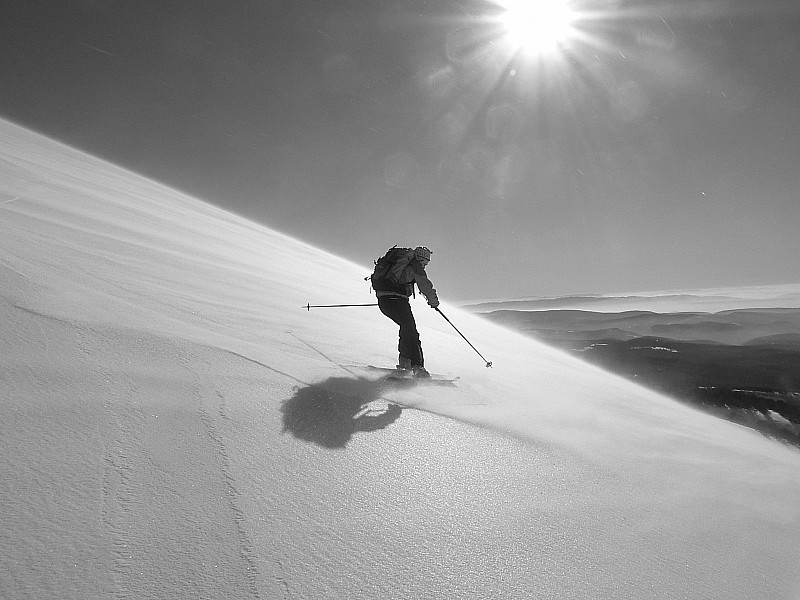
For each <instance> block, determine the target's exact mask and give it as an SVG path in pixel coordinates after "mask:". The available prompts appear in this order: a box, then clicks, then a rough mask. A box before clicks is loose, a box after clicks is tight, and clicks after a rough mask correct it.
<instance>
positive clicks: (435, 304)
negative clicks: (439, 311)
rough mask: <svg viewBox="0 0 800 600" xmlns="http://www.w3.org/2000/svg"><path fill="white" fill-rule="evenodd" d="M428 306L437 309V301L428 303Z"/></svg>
mask: <svg viewBox="0 0 800 600" xmlns="http://www.w3.org/2000/svg"><path fill="white" fill-rule="evenodd" d="M428 306H430V307H431V308H438V306H439V301H438V300H437V301H435V302H428Z"/></svg>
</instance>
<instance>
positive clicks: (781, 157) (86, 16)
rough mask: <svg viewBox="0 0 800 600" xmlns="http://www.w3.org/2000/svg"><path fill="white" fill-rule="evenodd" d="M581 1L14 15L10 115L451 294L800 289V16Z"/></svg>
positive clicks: (330, 3)
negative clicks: (508, 18) (398, 262)
mask: <svg viewBox="0 0 800 600" xmlns="http://www.w3.org/2000/svg"><path fill="white" fill-rule="evenodd" d="M573 8H574V9H575V10H576V22H575V32H576V33H575V35H574V36H572V38H570V39H567V40H564V41H563V42H562V45H561V47H560V51H558V52H553V53H551V54H548V55H545V56H538V57H536V56H531V55H529V54H524V53H518V52H515V49H512V48H509V47H508V44H507V43H505V38H504V35H503V34H504V31H503V28H502V27H501V26H499V24H498V23H497V22H496V20H495V21H493V20H492V19H491V17H493V16H497V15H498V10H499V9H498V7H497V6H496V5H495V4H492V3H491V2H490V1H489V0H486V1H478V0H470V1H465V2H451V1H447V0H436V1H423V0H373V1H369V0H349V1H345V0H321V1H308V0H290V1H279V0H273V1H267V0H259V1H256V0H224V1H223V0H219V1H204V0H185V1H169V0H163V1H153V2H149V1H148V2H130V1H127V0H83V1H69V0H65V1H63V2H58V3H49V2H47V3H45V2H31V1H30V0H26V1H15V0H12V1H11V2H8V1H7V2H4V6H3V15H2V17H3V18H2V19H0V116H2V117H4V118H7V119H9V120H12V121H14V122H17V123H19V124H22V125H25V126H27V127H30V128H31V129H34V130H37V131H40V132H42V133H45V134H46V135H50V136H52V137H55V138H56V139H59V140H62V141H65V142H67V143H69V144H70V145H73V146H76V147H78V148H80V149H82V150H85V151H87V152H89V153H91V154H95V155H98V156H101V157H103V158H106V159H108V160H111V161H112V162H116V163H118V164H121V165H123V166H126V167H129V168H131V169H132V170H134V171H137V172H140V173H142V174H144V175H146V176H149V177H152V178H154V179H157V180H159V181H162V182H164V183H166V184H168V185H172V186H173V187H177V188H180V189H182V190H185V191H187V192H189V193H191V194H193V195H196V196H198V197H200V198H202V199H204V200H208V201H210V202H213V203H215V204H218V205H220V206H223V207H225V208H228V209H230V210H232V211H234V212H237V213H239V214H241V215H243V216H246V217H248V218H250V219H253V220H255V221H258V222H261V223H264V224H266V225H268V226H270V227H274V228H276V229H278V230H280V231H283V232H285V233H287V234H289V235H292V236H295V237H298V238H301V239H303V240H306V241H308V242H310V243H312V244H314V245H316V246H319V247H322V248H325V249H327V250H330V251H332V252H334V253H336V254H339V255H342V256H345V257H347V258H350V259H353V260H356V261H360V262H362V263H364V264H365V271H367V270H369V266H370V264H371V260H372V259H373V258H375V257H376V256H377V255H378V254H380V253H382V251H383V250H384V249H385V247H387V246H390V245H392V244H395V243H399V244H401V245H416V244H426V245H428V246H430V247H431V248H432V249H433V250H434V260H433V262H432V263H431V266H430V268H429V273H430V275H431V278H432V279H433V280H434V282H435V283H436V285H437V288H438V289H439V291H440V295H441V296H442V297H443V298H445V299H451V300H456V299H461V300H465V299H473V298H497V297H513V296H525V295H551V294H552V295H554V294H564V293H584V292H623V291H636V290H653V289H675V288H686V287H707V286H734V285H749V284H769V283H792V282H797V281H798V273H800V235H799V232H800V109H798V106H797V99H798V98H800V4H798V3H797V2H782V1H781V0H769V2H756V1H748V2H742V1H731V0H711V1H704V0H691V1H686V2H651V1H641V2H628V1H625V0H592V1H584V2H573ZM365 274H366V273H365ZM330 300H331V301H334V300H336V301H346V300H349V299H339V298H331V299H330Z"/></svg>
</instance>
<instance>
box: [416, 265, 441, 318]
mask: <svg viewBox="0 0 800 600" xmlns="http://www.w3.org/2000/svg"><path fill="white" fill-rule="evenodd" d="M412 270H413V271H414V280H415V281H416V282H417V287H418V288H419V291H420V293H421V294H422V295H423V296H425V299H426V300H427V301H428V305H429V306H430V307H431V308H436V307H437V306H439V297H438V296H437V295H436V290H435V289H434V287H433V284H432V283H431V280H430V279H428V275H427V273H425V268H424V267H423V266H422V265H421V264H419V263H415V264H413V265H412Z"/></svg>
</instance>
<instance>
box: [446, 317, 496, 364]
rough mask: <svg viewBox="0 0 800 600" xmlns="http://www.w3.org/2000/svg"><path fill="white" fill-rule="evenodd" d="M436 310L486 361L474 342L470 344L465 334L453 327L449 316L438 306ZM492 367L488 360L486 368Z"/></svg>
mask: <svg viewBox="0 0 800 600" xmlns="http://www.w3.org/2000/svg"><path fill="white" fill-rule="evenodd" d="M435 310H436V312H438V313H439V314H440V315H442V316H443V317H444V320H445V321H447V322H448V323H450V325H451V326H452V328H453V329H455V330H456V333H458V335H460V336H461V337H462V338H464V341H465V342H467V343H468V344H469V347H470V348H472V349H473V350H475V352H477V353H478V356H480V357H481V358H482V359H483V360H486V357H485V356H484V355H483V354H481V353H480V352H478V349H477V348H476V347H475V346H473V345H472V342H470V341H469V340H468V339H467V337H466V336H465V335H464V334H463V333H461V332H460V331H459V330H458V327H456V326H455V325H453V322H452V321H451V320H450V319H448V318H447V315H445V314H444V313H443V312H442V311H440V310H439V307H438V306H437V307H436V309H435ZM491 366H492V361H490V360H486V368H489V367H491Z"/></svg>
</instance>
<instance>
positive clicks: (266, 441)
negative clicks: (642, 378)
mask: <svg viewBox="0 0 800 600" xmlns="http://www.w3.org/2000/svg"><path fill="white" fill-rule="evenodd" d="M0 140H1V141H0V174H1V175H2V177H1V178H0V293H1V296H2V297H1V298H0V322H1V323H2V326H1V327H0V344H2V348H3V352H2V358H1V359H0V411H2V415H3V418H2V421H1V422H0V452H2V456H3V461H2V467H1V469H2V470H1V471H0V507H2V514H3V525H2V536H0V597H2V598H183V597H186V598H269V599H273V598H308V599H311V598H314V599H317V598H563V599H570V600H575V599H583V598H586V599H590V598H591V599H597V598H608V599H611V598H631V599H633V598H635V599H644V598H663V599H670V600H672V599H675V598H689V599H694V598H697V599H709V598H719V599H724V600H732V599H745V598H753V599H755V598H758V599H763V598H770V599H776V600H778V599H787V600H788V599H797V598H800V575H798V571H797V569H796V566H797V564H798V563H800V452H797V451H796V450H794V449H790V448H787V447H784V446H782V445H780V444H778V443H776V442H772V441H770V440H767V439H764V438H762V437H760V436H759V435H757V434H755V433H753V432H751V431H749V430H746V429H743V428H739V427H737V426H734V425H731V424H728V423H726V422H722V421H719V420H716V419H713V418H711V417H709V416H706V415H703V414H700V413H697V412H694V411H692V410H691V409H689V408H686V407H684V406H682V405H680V404H678V403H676V402H673V401H672V400H670V399H668V398H665V397H662V396H659V395H657V394H654V393H652V392H650V391H648V390H646V389H644V388H641V387H637V386H635V385H633V384H631V383H628V382H626V381H624V380H622V379H619V378H616V377H614V376H612V375H610V374H608V373H605V372H603V371H600V370H598V369H595V368H593V367H591V366H588V365H586V364H584V363H582V362H579V361H577V360H575V359H574V358H572V357H570V356H568V355H566V354H563V353H560V352H558V351H556V350H553V349H550V348H548V347H546V346H543V345H541V344H538V343H537V342H535V341H533V340H530V339H526V338H523V337H521V336H519V335H516V334H514V333H512V332H509V331H506V330H504V329H501V328H498V327H497V326H494V325H491V324H489V323H487V322H484V321H481V320H479V319H478V318H476V317H474V316H471V315H468V314H466V313H464V312H461V311H459V310H457V309H455V308H453V307H450V306H447V305H446V304H445V305H443V310H444V311H445V313H446V314H448V316H450V318H451V320H453V322H454V323H456V324H457V325H458V326H459V328H460V329H461V330H462V331H463V332H464V333H465V334H466V335H468V337H469V338H470V339H471V340H472V341H473V343H474V344H475V345H476V346H477V347H478V348H479V349H480V350H481V352H482V353H483V354H484V355H485V356H486V357H487V358H488V359H489V360H492V361H494V364H495V367H494V368H493V369H486V368H485V367H484V365H483V362H482V361H481V360H480V358H478V357H477V356H476V355H475V354H474V353H473V352H472V350H470V348H469V347H468V346H467V345H466V344H465V343H464V342H463V340H461V339H460V338H459V337H458V336H457V334H456V333H455V332H454V331H453V330H452V329H451V328H450V326H449V325H448V324H447V323H446V322H445V321H444V320H443V319H441V317H440V316H439V315H437V314H436V313H435V312H433V311H431V310H430V309H428V308H427V306H426V305H425V304H424V302H423V301H422V300H418V301H417V302H415V311H416V314H417V316H418V321H419V325H420V329H421V332H422V336H423V343H424V346H425V350H426V356H427V358H428V366H429V368H430V369H431V370H433V371H436V372H439V373H445V374H456V375H459V376H460V377H461V379H460V380H459V381H458V382H457V384H456V385H455V386H451V387H446V386H444V387H433V386H393V387H390V386H385V385H382V384H381V383H380V382H379V381H376V377H377V375H376V374H374V373H370V372H368V371H366V370H364V369H362V368H360V366H363V365H365V364H368V363H374V364H391V363H392V361H393V360H394V358H395V350H394V347H395V336H396V332H395V328H394V326H393V325H392V324H391V323H390V322H389V321H388V320H387V319H385V318H384V317H383V316H381V315H380V314H379V312H378V311H377V309H375V308H352V309H330V310H324V309H318V310H312V311H310V312H309V311H305V310H301V308H300V307H301V305H304V304H305V303H307V302H311V303H312V304H313V303H342V302H369V301H370V300H371V299H372V297H371V296H370V295H369V292H368V289H367V287H366V284H365V283H364V281H363V277H364V275H366V274H367V272H368V270H369V268H368V266H367V265H354V264H351V263H349V262H346V261H344V260H341V259H339V258H337V257H335V256H332V255H330V254H327V253H325V252H323V251H321V250H319V249H316V248H313V247H311V246H308V245H306V244H303V243H300V242H298V241H296V240H293V239H291V238H288V237H286V236H284V235H281V234H279V233H277V232H275V231H271V230H269V229H267V228H264V227H261V226H258V225H256V224H253V223H251V222H248V221H246V220H244V219H241V218H239V217H236V216H234V215H231V214H228V213H226V212H224V211H222V210H219V209H217V208H214V207H212V206H210V205H208V204H204V203H202V202H200V201H197V200H194V199H192V198H189V197H187V196H185V195H182V194H180V193H178V192H176V191H174V190H171V189H168V188H165V187H163V186H160V185H158V184H156V183H153V182H151V181H148V180H146V179H143V178H141V177H138V176H136V175H134V174H132V173H130V172H127V171H125V170H122V169H119V168H117V167H114V166H112V165H110V164H108V163H104V162H102V161H99V160H97V159H95V158H92V157H90V156H87V155H85V154H82V153H79V152H77V151H75V150H72V149H70V148H67V147H65V146H62V145H59V144H57V143H55V142H53V141H51V140H48V139H46V138H43V137H40V136H38V135H35V134H32V133H30V132H28V131H25V130H23V129H20V128H18V127H16V126H14V125H12V124H9V123H7V122H0ZM394 241H395V240H392V241H391V242H392V243H394ZM414 242H415V240H408V243H414ZM431 243H433V242H431ZM374 250H375V254H376V255H377V254H379V253H380V252H381V251H382V250H383V249H382V248H375V249H374ZM438 251H439V252H446V251H447V249H446V248H441V249H439V250H438ZM429 273H430V275H431V278H432V279H433V281H434V282H435V281H436V263H435V262H434V263H433V264H432V265H431V267H430V268H429ZM439 292H440V295H441V296H442V297H444V298H447V290H445V289H440V290H439ZM358 414H361V416H359V417H358V418H353V417H354V416H356V415H358Z"/></svg>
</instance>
